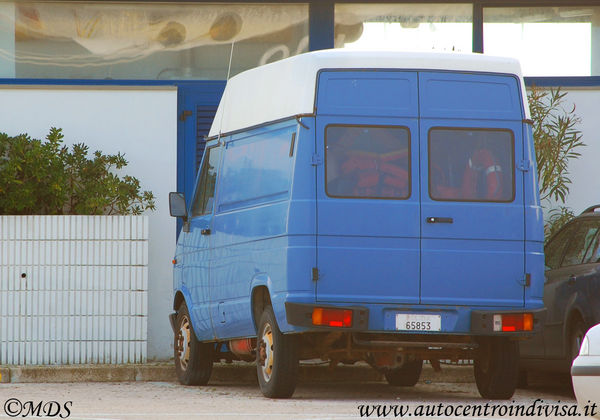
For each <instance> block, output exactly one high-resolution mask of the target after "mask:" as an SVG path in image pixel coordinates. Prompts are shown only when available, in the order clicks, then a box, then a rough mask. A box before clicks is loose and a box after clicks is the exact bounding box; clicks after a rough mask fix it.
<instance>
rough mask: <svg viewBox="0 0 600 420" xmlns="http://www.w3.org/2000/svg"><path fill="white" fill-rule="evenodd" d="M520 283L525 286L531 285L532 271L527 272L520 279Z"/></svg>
mask: <svg viewBox="0 0 600 420" xmlns="http://www.w3.org/2000/svg"><path fill="white" fill-rule="evenodd" d="M519 284H520V285H521V286H525V287H529V286H531V273H525V276H524V278H523V279H521V280H520V281H519Z"/></svg>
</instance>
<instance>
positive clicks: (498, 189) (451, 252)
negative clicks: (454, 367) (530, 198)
mask: <svg viewBox="0 0 600 420" xmlns="http://www.w3.org/2000/svg"><path fill="white" fill-rule="evenodd" d="M419 86H420V92H419V94H420V96H419V98H420V115H421V121H420V132H421V144H420V154H421V173H420V178H421V211H422V213H421V214H422V217H421V226H422V228H421V230H422V242H421V294H420V302H421V303H423V304H447V305H469V306H486V305H493V306H506V307H522V306H523V305H524V283H525V269H524V267H525V266H524V263H525V258H524V249H525V248H524V243H525V242H524V240H525V226H524V220H525V208H524V200H523V183H524V179H523V178H524V177H523V172H522V171H521V170H520V169H519V167H520V166H521V167H523V164H522V159H523V137H522V120H523V112H522V100H521V93H520V85H519V83H518V79H516V78H514V77H512V76H502V75H499V76H494V75H487V74H486V75H483V74H457V73H441V72H440V73H427V72H424V73H419Z"/></svg>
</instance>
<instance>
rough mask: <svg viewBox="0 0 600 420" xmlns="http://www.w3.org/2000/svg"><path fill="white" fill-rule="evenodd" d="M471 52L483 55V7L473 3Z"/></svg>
mask: <svg viewBox="0 0 600 420" xmlns="http://www.w3.org/2000/svg"><path fill="white" fill-rule="evenodd" d="M473 52H476V53H483V6H482V5H481V4H480V3H473Z"/></svg>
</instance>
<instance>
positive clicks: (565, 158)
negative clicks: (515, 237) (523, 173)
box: [528, 87, 585, 239]
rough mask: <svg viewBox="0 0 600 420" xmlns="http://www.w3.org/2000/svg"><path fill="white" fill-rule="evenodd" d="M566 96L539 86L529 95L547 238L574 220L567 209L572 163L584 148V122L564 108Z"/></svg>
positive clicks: (573, 111)
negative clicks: (582, 132) (581, 124)
mask: <svg viewBox="0 0 600 420" xmlns="http://www.w3.org/2000/svg"><path fill="white" fill-rule="evenodd" d="M566 95H567V94H566V93H563V92H561V91H560V88H559V89H556V90H554V89H550V90H543V89H541V88H536V87H533V88H532V89H531V90H530V91H529V94H528V99H529V107H530V109H531V119H532V120H533V139H534V143H535V152H536V158H537V175H538V180H539V184H540V185H539V187H540V199H541V202H542V207H544V208H545V209H546V210H547V212H546V220H545V223H544V233H545V236H546V239H548V238H549V237H550V236H552V234H554V232H556V231H557V230H558V229H560V228H561V227H562V226H564V225H565V224H566V223H567V222H568V221H569V220H571V219H572V218H573V217H574V214H573V211H572V210H571V209H570V208H568V207H566V206H564V203H565V201H566V199H567V196H568V195H569V187H570V185H571V179H570V178H569V162H570V161H571V160H573V159H577V158H579V157H580V156H581V153H579V151H578V150H579V149H580V148H581V147H584V146H585V144H584V143H583V141H582V134H581V131H580V130H578V129H577V126H578V125H579V124H580V123H581V119H580V118H579V117H578V116H577V115H576V114H575V107H574V106H573V108H572V109H570V110H569V109H565V107H564V105H565V96H566Z"/></svg>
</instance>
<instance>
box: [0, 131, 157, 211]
mask: <svg viewBox="0 0 600 420" xmlns="http://www.w3.org/2000/svg"><path fill="white" fill-rule="evenodd" d="M63 138H64V136H63V134H62V129H60V128H54V127H53V128H51V129H50V133H49V134H48V135H47V136H46V139H45V141H41V140H37V139H32V138H31V137H30V136H28V135H27V134H21V135H18V136H15V137H10V136H8V135H7V134H5V133H0V214H15V215H19V214H107V215H112V214H141V213H142V212H143V211H144V210H154V196H153V194H152V192H150V191H140V182H139V181H138V180H137V179H136V178H134V177H132V176H128V175H125V176H123V177H122V178H121V177H119V175H117V174H116V173H115V172H116V171H119V170H120V169H122V168H124V167H125V166H127V161H126V160H125V158H124V156H123V155H122V154H120V153H117V154H116V155H104V154H102V153H101V152H99V151H96V152H94V154H93V156H92V157H88V150H89V149H88V146H86V145H85V144H83V143H78V144H75V145H73V147H72V148H71V149H69V148H68V147H67V146H64V145H63Z"/></svg>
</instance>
